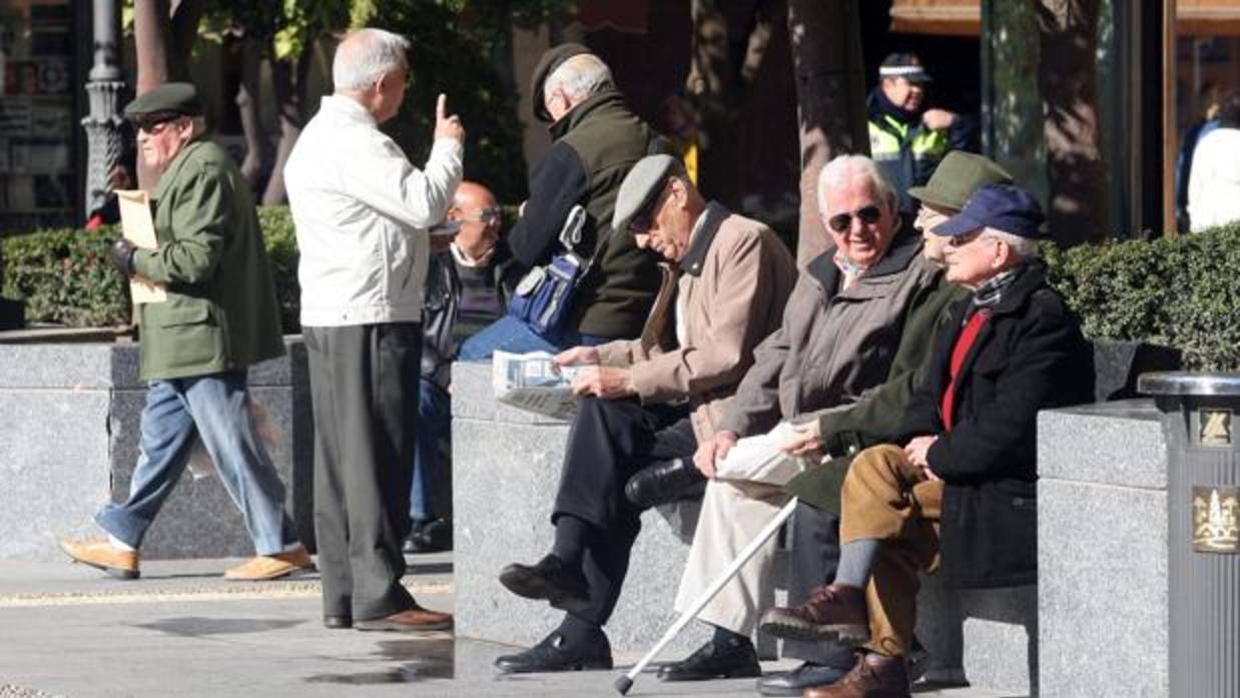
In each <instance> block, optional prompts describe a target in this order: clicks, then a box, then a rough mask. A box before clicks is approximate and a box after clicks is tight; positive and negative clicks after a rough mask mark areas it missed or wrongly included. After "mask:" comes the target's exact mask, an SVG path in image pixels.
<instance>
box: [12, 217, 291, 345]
mask: <svg viewBox="0 0 1240 698" xmlns="http://www.w3.org/2000/svg"><path fill="white" fill-rule="evenodd" d="M258 219H259V222H260V223H261V224H262V227H263V239H264V242H265V243H266V247H267V255H268V258H269V259H270V261H271V270H272V274H273V276H274V277H275V286H276V298H277V299H278V300H279V302H280V322H281V323H282V325H283V327H284V331H285V332H287V333H295V332H298V331H300V328H301V325H300V323H298V306H297V304H298V297H299V295H300V293H301V290H300V287H299V286H298V285H297V239H296V237H295V236H294V233H293V221H292V217H291V216H290V215H289V212H288V209H287V208H285V207H282V206H275V207H263V208H260V209H259V211H258ZM119 234H120V232H119V230H118V229H116V228H114V227H104V228H101V229H99V230H96V231H85V230H74V229H69V230H42V231H37V232H33V233H27V234H24V235H18V236H15V237H11V238H7V239H4V240H0V259H3V260H4V262H3V270H2V271H3V273H2V274H0V280H2V281H0V295H2V296H4V297H6V298H17V299H22V300H24V301H25V302H26V320H27V321H28V322H48V323H57V324H61V325H65V326H68V327H111V326H116V325H128V324H129V322H130V310H129V284H127V283H125V280H124V279H123V278H122V277H121V275H120V273H119V272H117V271H116V269H115V268H113V267H112V264H111V262H110V261H109V260H108V247H109V245H110V244H111V242H112V240H114V239H116V236H117V235H119Z"/></svg>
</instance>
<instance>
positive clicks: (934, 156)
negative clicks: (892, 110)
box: [869, 114, 951, 212]
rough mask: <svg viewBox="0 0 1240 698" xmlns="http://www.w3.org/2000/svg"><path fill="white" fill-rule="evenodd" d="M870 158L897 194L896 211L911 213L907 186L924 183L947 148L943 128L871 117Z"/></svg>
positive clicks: (945, 131)
mask: <svg viewBox="0 0 1240 698" xmlns="http://www.w3.org/2000/svg"><path fill="white" fill-rule="evenodd" d="M869 131H870V157H871V158H872V159H873V160H874V162H875V163H877V164H878V169H879V171H880V172H882V174H883V176H884V177H886V178H887V181H888V182H890V183H891V186H893V187H895V188H896V192H897V193H898V194H899V197H900V210H901V211H907V212H912V211H913V209H914V208H915V206H914V205H913V201H912V199H910V198H909V196H908V189H909V187H915V186H918V185H920V184H925V183H926V180H928V179H930V175H931V174H932V173H933V172H934V168H935V167H937V166H938V164H939V160H942V159H943V156H944V155H946V154H947V151H949V150H951V141H950V140H949V138H948V133H947V129H929V128H925V126H924V125H922V124H920V123H919V124H917V125H915V126H909V125H908V124H903V123H900V122H899V121H896V120H895V119H893V118H891V116H889V115H887V114H883V115H882V116H881V117H879V118H878V119H877V120H871V121H870V124H869Z"/></svg>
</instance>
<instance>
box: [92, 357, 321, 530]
mask: <svg viewBox="0 0 1240 698" xmlns="http://www.w3.org/2000/svg"><path fill="white" fill-rule="evenodd" d="M245 381H246V372H245V371H229V372H226V373H215V374H211V375H206V376H194V377H191V378H178V379H173V380H157V381H151V383H150V386H149V387H148V389H147V392H146V406H145V407H143V409H142V427H141V428H142V447H141V452H140V453H139V454H138V463H137V465H136V466H135V467H134V471H133V479H132V480H131V481H130V483H129V498H128V499H127V500H125V502H124V503H123V504H107V505H105V506H104V507H103V508H102V509H100V510H99V513H97V514H95V521H96V522H98V524H99V525H100V526H102V527H103V529H104V530H106V531H107V532H108V533H110V534H112V535H113V536H116V537H117V538H118V539H120V540H122V541H124V542H125V543H126V544H128V545H131V546H133V547H135V548H137V547H139V546H141V545H142V538H143V537H144V536H145V535H146V531H147V529H148V528H150V526H151V524H152V523H153V522H154V521H155V516H156V515H157V514H158V513H159V509H160V507H162V506H163V504H164V501H165V500H166V499H167V498H168V495H169V494H172V489H173V488H174V487H176V484H177V481H178V480H179V479H180V477H181V474H182V473H183V472H184V471H185V466H186V465H187V464H188V462H189V454H190V446H191V444H192V443H193V437H194V434H198V436H200V437H201V438H202V443H203V445H204V446H206V448H207V453H209V454H210V455H211V460H212V461H213V462H214V463H215V469H216V472H217V473H218V474H219V478H220V483H221V484H223V485H224V489H225V490H227V491H228V494H229V496H230V497H232V500H233V502H235V503H236V505H237V508H238V509H240V510H241V516H242V517H243V518H244V519H245V527H246V530H248V531H249V533H250V538H251V539H252V540H253V541H254V549H255V551H256V552H257V553H258V554H259V555H274V554H276V553H279V552H281V551H283V550H284V549H285V548H286V547H287V546H289V545H292V544H294V543H296V542H297V534H296V533H295V532H294V528H293V522H292V520H291V519H290V518H289V516H288V514H287V513H285V510H284V483H283V482H281V481H280V475H279V474H278V473H277V472H276V467H275V465H274V464H273V463H272V462H271V458H270V457H269V456H268V455H267V449H265V448H264V447H263V444H262V442H261V441H260V440H259V438H258V434H257V432H256V430H255V428H254V421H253V419H252V418H251V417H250V410H249V397H248V395H247V394H246V390H245Z"/></svg>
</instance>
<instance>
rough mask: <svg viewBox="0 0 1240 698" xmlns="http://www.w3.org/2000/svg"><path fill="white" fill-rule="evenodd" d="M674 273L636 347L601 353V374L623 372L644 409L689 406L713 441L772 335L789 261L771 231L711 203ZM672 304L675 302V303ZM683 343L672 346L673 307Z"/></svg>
mask: <svg viewBox="0 0 1240 698" xmlns="http://www.w3.org/2000/svg"><path fill="white" fill-rule="evenodd" d="M694 227H695V231H694V233H693V236H692V238H691V239H690V241H689V249H688V250H687V251H686V253H685V257H684V259H682V260H681V262H680V264H679V265H678V269H677V271H676V272H672V271H671V270H670V269H667V268H666V267H665V268H664V279H663V286H662V287H661V288H660V289H659V295H658V297H657V298H656V299H655V303H654V308H653V309H652V310H651V313H650V317H649V318H648V319H647V320H646V326H645V329H643V330H642V336H641V338H640V339H634V340H618V341H615V342H609V343H607V344H604V345H602V346H600V347H599V356H600V359H601V362H602V363H603V364H604V365H611V366H631V367H632V369H633V384H634V386H635V387H636V389H637V395H638V397H640V398H641V400H642V401H643V402H672V401H676V400H681V399H686V398H687V399H688V400H689V401H690V403H691V404H692V406H693V414H692V417H691V420H692V422H693V432H694V435H695V436H696V437H697V439H698V440H699V441H703V440H705V439H708V438H710V436H711V435H713V434H714V432H715V429H716V425H717V424H718V421H719V418H720V417H721V415H722V414H723V412H724V409H725V407H726V405H727V403H728V402H730V401H731V399H732V398H731V396H732V394H733V393H734V392H736V386H737V384H738V383H739V382H740V380H741V377H742V376H744V375H745V372H746V370H748V369H749V366H750V365H751V364H752V363H753V352H754V348H755V347H756V346H758V344H759V342H761V341H762V340H763V339H764V338H765V337H766V336H767V335H768V334H770V333H771V332H773V331H775V329H776V328H778V327H779V318H780V317H782V315H783V311H784V304H785V303H786V302H787V300H788V296H789V294H790V293H791V292H792V287H793V285H794V283H795V280H796V275H797V271H796V262H795V260H794V259H793V258H792V255H791V254H790V253H789V252H788V249H787V248H786V247H785V246H784V244H783V242H781V241H780V240H779V238H778V237H776V236H775V233H774V232H772V231H771V229H770V228H768V227H766V226H765V225H763V224H762V223H759V222H757V221H754V220H750V219H748V218H742V217H741V216H735V215H731V214H729V213H728V211H727V209H725V208H724V207H723V206H721V205H719V204H715V203H712V204H710V205H709V206H707V208H706V211H704V212H703V213H702V218H701V219H699V221H698V223H697V224H696V225H695V226H694ZM678 296H679V303H678V302H677V297H678ZM677 305H679V306H680V307H682V308H683V309H684V318H682V320H681V323H682V327H683V332H684V334H685V339H686V341H685V342H684V344H683V345H679V343H678V342H676V340H675V325H676V319H675V308H676V306H677Z"/></svg>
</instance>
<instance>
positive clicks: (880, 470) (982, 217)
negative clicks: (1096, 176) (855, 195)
mask: <svg viewBox="0 0 1240 698" xmlns="http://www.w3.org/2000/svg"><path fill="white" fill-rule="evenodd" d="M1041 222H1042V213H1041V209H1040V208H1039V206H1038V204H1037V202H1036V201H1035V200H1034V198H1033V197H1032V196H1031V195H1029V193H1028V192H1026V191H1024V190H1023V189H1020V188H1018V187H1015V186H1012V185H1008V184H995V185H989V186H987V187H983V188H982V189H979V190H978V191H977V192H976V193H975V194H974V195H973V196H972V198H970V200H969V202H968V203H967V204H966V205H965V208H964V210H962V211H961V212H960V213H959V214H958V215H956V216H953V217H952V218H949V219H948V220H947V221H945V222H944V223H941V224H940V225H939V226H938V227H936V228H935V229H934V230H933V231H932V232H934V233H935V234H937V235H942V236H945V237H949V238H950V241H949V243H948V245H949V246H948V249H947V251H946V253H945V257H946V262H947V278H948V280H949V281H951V282H953V283H957V284H961V285H964V286H966V287H969V288H971V289H972V290H973V292H972V294H971V295H970V296H969V297H968V298H966V299H963V300H962V301H960V302H958V303H957V304H955V305H953V306H950V307H949V308H948V311H947V312H948V313H949V315H948V320H949V323H950V324H948V325H947V327H951V328H955V329H954V330H953V331H945V332H940V333H939V336H938V338H937V342H936V345H935V347H934V350H933V354H932V365H931V371H930V372H929V373H928V375H927V377H926V382H925V383H923V384H921V385H920V386H918V388H917V390H916V392H915V393H914V396H913V399H912V402H911V404H910V406H909V409H908V412H907V415H906V417H905V420H904V423H903V427H902V429H901V433H902V435H903V438H902V439H901V441H902V442H903V443H904V446H903V447H901V446H896V445H883V446H876V447H874V448H870V449H867V450H865V451H862V452H861V453H860V454H859V455H858V456H857V458H856V459H855V460H854V461H853V462H852V465H851V466H850V468H849V471H848V474H847V476H846V477H845V479H844V485H843V488H842V491H841V493H840V497H841V507H840V509H841V511H840V513H841V524H840V541H841V543H842V545H841V551H840V562H839V567H838V569H837V571H836V574H835V578H834V580H833V581H831V580H824V581H831V583H830V584H827V585H826V586H823V587H820V588H819V589H817V590H816V591H815V592H814V594H813V595H812V596H811V598H810V600H809V601H808V602H807V603H805V604H804V605H802V606H799V607H796V608H774V609H771V610H769V611H767V612H766V613H765V614H763V618H762V621H761V627H762V629H763V630H765V631H766V632H768V633H771V634H773V635H776V636H779V637H786V638H795V639H801V640H814V639H826V640H837V641H840V642H844V643H848V644H850V645H853V646H857V647H859V650H858V655H857V660H856V664H855V665H854V667H853V669H852V670H851V671H850V672H849V673H848V674H846V675H845V676H844V677H843V678H842V679H840V680H839V681H837V682H836V683H834V684H831V685H828V686H822V687H816V688H811V689H809V690H807V691H806V692H805V693H804V694H803V695H804V696H805V698H897V697H900V698H902V697H904V696H908V695H909V687H908V674H907V669H906V666H905V656H906V653H907V652H908V650H909V647H910V645H911V643H912V638H913V626H914V625H915V622H916V605H915V604H916V598H917V589H918V579H917V573H918V571H920V570H927V571H933V570H935V569H936V568H938V567H939V566H940V557H941V560H942V562H941V566H942V568H943V573H944V575H945V582H946V584H947V585H948V586H954V587H995V586H1009V585H1016V584H1028V583H1032V582H1034V581H1036V578H1037V569H1036V565H1037V553H1036V551H1037V548H1036V535H1037V521H1036V500H1035V495H1036V484H1035V483H1036V479H1037V472H1036V463H1035V460H1036V435H1035V425H1036V416H1037V412H1038V410H1040V409H1045V408H1050V407H1058V406H1063V405H1069V404H1075V403H1080V402H1087V401H1089V400H1090V398H1091V394H1092V383H1093V370H1092V366H1091V362H1092V360H1091V353H1090V351H1089V345H1088V344H1087V343H1086V341H1085V339H1084V337H1082V335H1081V332H1080V328H1079V326H1078V323H1077V320H1076V318H1075V317H1073V316H1072V314H1071V313H1070V312H1069V311H1068V309H1067V308H1066V306H1065V305H1064V301H1063V299H1062V298H1061V297H1060V296H1059V295H1058V294H1057V293H1056V292H1055V291H1054V290H1052V289H1051V288H1050V287H1049V286H1048V285H1047V282H1046V269H1045V266H1044V265H1043V263H1042V262H1040V261H1039V260H1037V259H1036V258H1035V255H1036V252H1037V247H1036V242H1035V240H1036V239H1037V238H1038V237H1040V234H1039V231H1038V228H1039V225H1040V224H1041Z"/></svg>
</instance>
